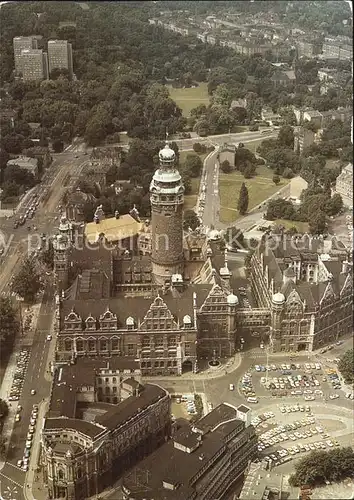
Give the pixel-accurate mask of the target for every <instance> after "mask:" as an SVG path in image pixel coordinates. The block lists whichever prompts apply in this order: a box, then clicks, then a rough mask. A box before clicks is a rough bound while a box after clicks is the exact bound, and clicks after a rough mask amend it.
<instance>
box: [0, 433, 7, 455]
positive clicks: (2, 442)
mask: <svg viewBox="0 0 354 500" xmlns="http://www.w3.org/2000/svg"><path fill="white" fill-rule="evenodd" d="M0 457H1V458H6V438H5V436H1V435H0Z"/></svg>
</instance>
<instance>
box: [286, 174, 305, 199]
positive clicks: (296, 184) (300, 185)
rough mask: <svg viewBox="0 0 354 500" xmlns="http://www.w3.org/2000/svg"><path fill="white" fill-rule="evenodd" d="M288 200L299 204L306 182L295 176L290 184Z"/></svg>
mask: <svg viewBox="0 0 354 500" xmlns="http://www.w3.org/2000/svg"><path fill="white" fill-rule="evenodd" d="M289 186H290V196H289V198H290V200H291V201H294V202H295V203H296V202H300V196H301V194H302V192H303V191H305V189H307V188H308V182H306V181H305V179H303V178H302V177H301V176H300V175H297V176H296V177H294V178H293V179H291V181H290V183H289Z"/></svg>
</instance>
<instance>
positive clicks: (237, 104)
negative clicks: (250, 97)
mask: <svg viewBox="0 0 354 500" xmlns="http://www.w3.org/2000/svg"><path fill="white" fill-rule="evenodd" d="M246 106H247V100H246V99H236V100H234V101H232V102H231V106H230V109H235V108H246Z"/></svg>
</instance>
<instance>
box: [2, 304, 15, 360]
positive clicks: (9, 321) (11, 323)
mask: <svg viewBox="0 0 354 500" xmlns="http://www.w3.org/2000/svg"><path fill="white" fill-rule="evenodd" d="M18 329H19V321H18V315H17V311H16V309H15V307H14V305H13V303H12V301H11V299H10V298H9V297H0V342H1V349H0V357H1V359H4V358H5V357H6V356H7V355H8V353H9V352H10V351H11V349H12V346H13V344H14V341H15V335H16V334H17V332H18Z"/></svg>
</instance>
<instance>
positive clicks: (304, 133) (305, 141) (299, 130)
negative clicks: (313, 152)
mask: <svg viewBox="0 0 354 500" xmlns="http://www.w3.org/2000/svg"><path fill="white" fill-rule="evenodd" d="M314 142H315V133H314V132H313V131H312V130H309V129H308V128H306V127H295V129H294V151H295V153H299V154H301V153H302V152H303V150H304V149H306V148H308V147H310V146H311V145H312V144H313V143H314Z"/></svg>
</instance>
